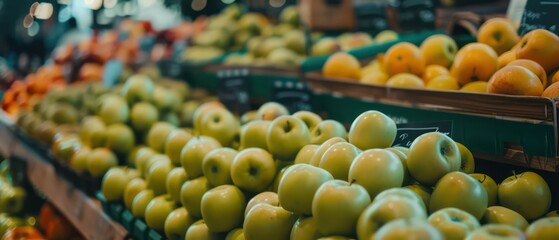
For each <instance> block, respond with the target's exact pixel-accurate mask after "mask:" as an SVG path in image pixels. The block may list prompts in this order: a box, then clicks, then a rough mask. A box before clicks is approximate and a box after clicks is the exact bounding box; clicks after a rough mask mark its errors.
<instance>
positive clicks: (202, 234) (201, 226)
mask: <svg viewBox="0 0 559 240" xmlns="http://www.w3.org/2000/svg"><path fill="white" fill-rule="evenodd" d="M224 238H225V234H224V233H216V232H212V231H210V229H208V226H207V225H206V222H205V221H204V219H201V220H198V221H196V222H195V223H193V224H192V225H190V227H188V229H187V230H186V235H185V236H184V240H201V239H204V240H222V239H224Z"/></svg>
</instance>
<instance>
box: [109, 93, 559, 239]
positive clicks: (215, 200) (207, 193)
mask: <svg viewBox="0 0 559 240" xmlns="http://www.w3.org/2000/svg"><path fill="white" fill-rule="evenodd" d="M192 122H193V129H191V130H184V129H179V128H176V127H174V126H172V125H170V124H167V123H164V122H157V123H154V124H153V125H152V126H151V128H150V129H149V131H148V134H147V136H148V141H147V146H141V147H138V148H135V150H134V151H133V152H132V153H131V154H130V156H129V163H130V165H129V166H130V167H128V168H123V167H114V168H111V169H110V170H109V171H108V172H107V173H106V174H105V175H104V178H103V183H102V189H101V190H102V193H103V194H104V196H105V198H106V199H107V200H108V201H115V202H123V203H124V206H125V207H126V208H127V209H129V210H130V211H131V212H132V214H133V215H134V216H135V217H138V218H141V219H144V220H145V221H146V224H147V225H148V226H149V227H150V228H152V229H154V230H156V231H160V232H163V233H164V234H165V235H166V237H167V238H169V239H187V240H189V239H236V240H239V239H249V240H251V239H354V238H357V239H500V238H503V239H526V238H528V239H556V238H557V236H558V234H559V230H558V229H559V218H558V217H554V216H556V211H554V212H550V213H548V211H549V208H550V204H551V192H550V189H549V186H548V185H547V183H546V182H545V180H544V179H543V178H542V177H541V176H539V175H538V174H536V173H533V172H524V173H520V174H515V175H514V176H511V177H509V178H507V179H505V180H504V181H503V182H502V183H501V184H500V185H497V184H496V183H495V181H493V179H492V178H491V177H489V176H487V175H484V174H476V173H473V172H474V169H475V163H474V159H473V156H472V154H471V152H470V151H469V150H468V149H467V148H466V147H464V146H463V145H461V144H459V143H456V142H455V141H453V140H452V139H451V138H449V137H448V136H446V135H444V134H441V133H436V132H433V133H427V134H424V135H421V136H420V137H418V138H417V139H415V140H414V141H413V143H412V145H411V146H410V147H409V148H404V147H392V145H393V143H394V140H395V137H396V124H395V122H394V121H393V120H392V119H391V118H389V117H387V116H386V115H384V114H383V113H381V112H378V111H367V112H364V113H362V114H361V115H359V116H358V117H357V118H356V119H355V120H354V122H353V123H352V125H351V127H350V129H349V131H346V129H345V128H344V126H343V125H342V124H341V123H339V122H337V121H334V120H323V119H322V118H321V117H320V116H318V115H317V114H314V113H312V112H307V111H300V112H296V113H294V114H290V113H289V112H288V111H287V110H286V108H285V107H284V106H282V105H280V104H277V103H273V102H271V103H266V104H264V105H262V106H261V107H260V108H259V109H258V110H257V111H253V112H249V113H246V114H244V115H243V116H241V117H240V118H237V117H236V116H235V115H234V114H233V113H231V112H229V111H228V110H227V109H226V108H224V106H223V105H222V104H221V103H219V102H207V103H204V104H202V105H200V106H199V107H198V108H197V109H196V111H195V112H194V114H193V116H192ZM546 214H547V215H546ZM529 221H530V222H531V224H530V222H529ZM507 237H508V238H507Z"/></svg>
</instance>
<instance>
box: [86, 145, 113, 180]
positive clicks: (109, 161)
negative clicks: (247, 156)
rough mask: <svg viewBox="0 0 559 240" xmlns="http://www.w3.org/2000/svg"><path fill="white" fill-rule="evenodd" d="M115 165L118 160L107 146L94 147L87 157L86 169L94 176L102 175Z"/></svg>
mask: <svg viewBox="0 0 559 240" xmlns="http://www.w3.org/2000/svg"><path fill="white" fill-rule="evenodd" d="M116 165H118V160H117V158H116V156H115V155H114V153H113V152H111V150H109V149H108V148H95V149H93V150H92V151H91V154H90V155H89V157H88V158H87V171H88V172H89V173H90V174H91V175H92V176H94V177H101V176H103V175H104V174H105V173H106V172H107V171H108V170H109V169H111V168H112V167H115V166H116Z"/></svg>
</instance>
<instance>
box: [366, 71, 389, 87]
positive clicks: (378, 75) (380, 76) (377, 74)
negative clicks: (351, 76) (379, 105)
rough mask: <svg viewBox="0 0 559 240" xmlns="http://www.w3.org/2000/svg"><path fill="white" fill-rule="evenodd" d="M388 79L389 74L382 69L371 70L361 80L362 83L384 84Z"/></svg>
mask: <svg viewBox="0 0 559 240" xmlns="http://www.w3.org/2000/svg"><path fill="white" fill-rule="evenodd" d="M387 81H388V74H386V73H384V72H382V71H374V72H369V73H367V74H366V75H364V76H363V77H362V78H361V80H360V82H362V83H367V84H379V85H384V84H386V82H387Z"/></svg>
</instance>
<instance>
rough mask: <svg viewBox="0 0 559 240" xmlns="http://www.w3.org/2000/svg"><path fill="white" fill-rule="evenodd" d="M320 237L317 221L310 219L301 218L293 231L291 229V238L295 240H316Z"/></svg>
mask: <svg viewBox="0 0 559 240" xmlns="http://www.w3.org/2000/svg"><path fill="white" fill-rule="evenodd" d="M319 237H320V233H318V230H317V228H316V219H315V218H314V217H312V216H310V217H299V219H297V222H295V225H293V229H291V238H290V239H293V240H314V239H318V238H319Z"/></svg>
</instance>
